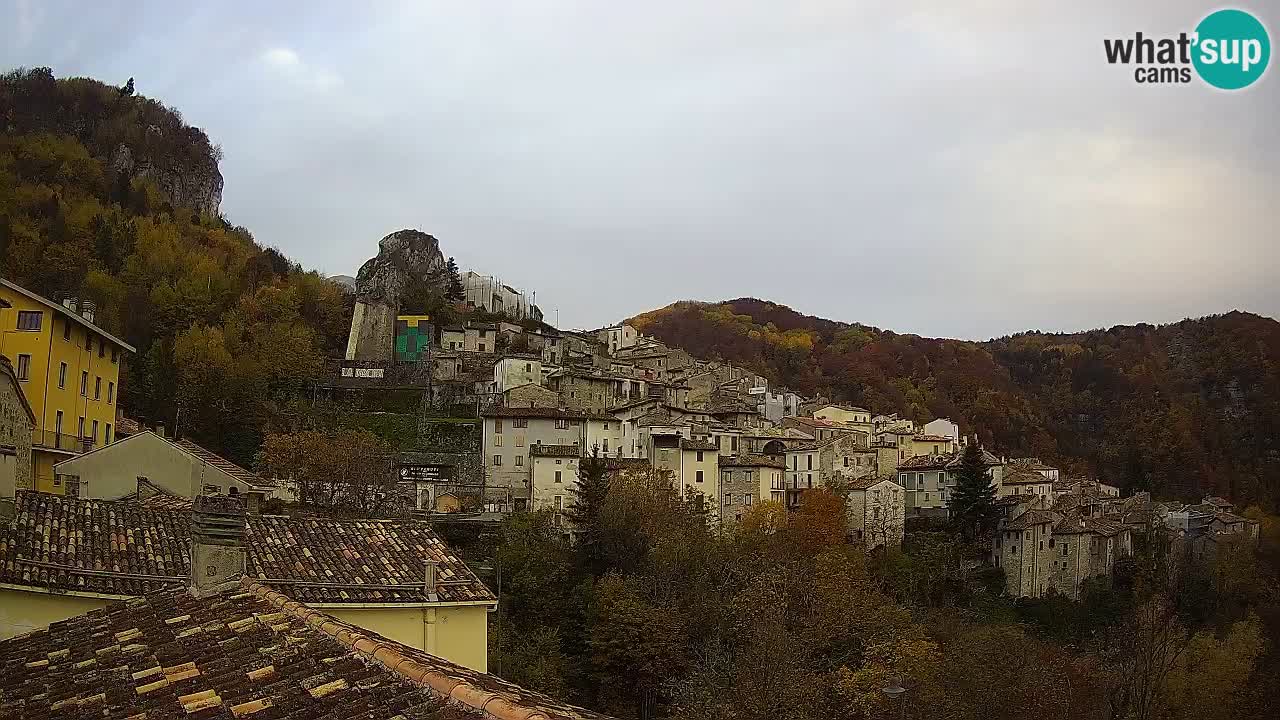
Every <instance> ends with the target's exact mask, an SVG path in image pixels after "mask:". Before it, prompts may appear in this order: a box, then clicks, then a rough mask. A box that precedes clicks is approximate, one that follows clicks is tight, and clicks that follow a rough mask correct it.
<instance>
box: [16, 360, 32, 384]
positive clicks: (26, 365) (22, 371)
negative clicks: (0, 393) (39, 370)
mask: <svg viewBox="0 0 1280 720" xmlns="http://www.w3.org/2000/svg"><path fill="white" fill-rule="evenodd" d="M18 379H19V380H30V379H31V356H30V355H19V356H18Z"/></svg>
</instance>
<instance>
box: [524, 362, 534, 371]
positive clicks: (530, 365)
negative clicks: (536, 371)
mask: <svg viewBox="0 0 1280 720" xmlns="http://www.w3.org/2000/svg"><path fill="white" fill-rule="evenodd" d="M524 371H525V372H533V363H525V364H524Z"/></svg>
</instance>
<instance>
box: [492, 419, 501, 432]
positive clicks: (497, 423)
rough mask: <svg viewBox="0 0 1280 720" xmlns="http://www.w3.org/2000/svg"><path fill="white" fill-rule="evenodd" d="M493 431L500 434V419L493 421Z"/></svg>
mask: <svg viewBox="0 0 1280 720" xmlns="http://www.w3.org/2000/svg"><path fill="white" fill-rule="evenodd" d="M493 431H494V432H496V433H500V432H502V418H494V419H493Z"/></svg>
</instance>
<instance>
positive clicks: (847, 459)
mask: <svg viewBox="0 0 1280 720" xmlns="http://www.w3.org/2000/svg"><path fill="white" fill-rule="evenodd" d="M844 466H845V467H849V456H847V455H846V456H845V458H844Z"/></svg>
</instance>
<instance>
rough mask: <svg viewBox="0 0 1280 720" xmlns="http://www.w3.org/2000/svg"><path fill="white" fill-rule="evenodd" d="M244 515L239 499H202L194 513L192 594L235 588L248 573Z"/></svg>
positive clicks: (214, 593)
mask: <svg viewBox="0 0 1280 720" xmlns="http://www.w3.org/2000/svg"><path fill="white" fill-rule="evenodd" d="M244 521H245V512H244V507H243V506H242V505H241V504H240V500H239V499H238V498H234V497H230V496H226V495H201V496H199V497H197V498H196V499H195V503H194V504H193V505H192V509H191V594H192V595H195V596H196V597H198V598H200V597H207V596H209V595H216V594H217V593H219V592H221V591H223V590H225V589H227V588H229V587H232V586H233V585H234V584H235V583H237V582H238V581H239V580H240V577H241V576H242V575H244V571H245V558H246V555H247V549H246V548H245V539H244V537H245V527H244Z"/></svg>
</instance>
